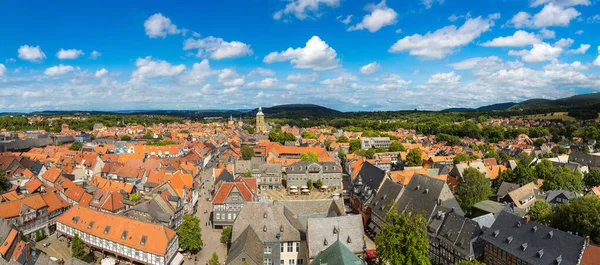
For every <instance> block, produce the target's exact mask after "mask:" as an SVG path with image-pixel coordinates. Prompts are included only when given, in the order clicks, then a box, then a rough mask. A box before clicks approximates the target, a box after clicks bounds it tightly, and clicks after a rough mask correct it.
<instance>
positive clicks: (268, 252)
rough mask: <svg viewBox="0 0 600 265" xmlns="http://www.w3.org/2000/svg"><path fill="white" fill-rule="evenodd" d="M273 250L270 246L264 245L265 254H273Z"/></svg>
mask: <svg viewBox="0 0 600 265" xmlns="http://www.w3.org/2000/svg"><path fill="white" fill-rule="evenodd" d="M271 252H272V250H271V247H270V246H265V247H264V252H263V253H264V254H271Z"/></svg>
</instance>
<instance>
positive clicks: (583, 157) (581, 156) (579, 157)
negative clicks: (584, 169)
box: [569, 152, 600, 168]
mask: <svg viewBox="0 0 600 265" xmlns="http://www.w3.org/2000/svg"><path fill="white" fill-rule="evenodd" d="M569 162H575V163H579V164H581V165H585V166H591V167H596V168H597V167H600V156H596V155H591V154H586V153H581V152H573V153H571V154H570V155H569Z"/></svg>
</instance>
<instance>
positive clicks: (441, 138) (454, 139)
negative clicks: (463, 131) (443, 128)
mask: <svg viewBox="0 0 600 265" xmlns="http://www.w3.org/2000/svg"><path fill="white" fill-rule="evenodd" d="M435 139H436V140H437V141H438V142H448V143H449V144H451V145H460V138H458V136H453V135H449V134H445V133H440V134H437V135H436V136H435Z"/></svg>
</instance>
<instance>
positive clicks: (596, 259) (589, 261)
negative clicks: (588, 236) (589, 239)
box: [581, 245, 600, 265]
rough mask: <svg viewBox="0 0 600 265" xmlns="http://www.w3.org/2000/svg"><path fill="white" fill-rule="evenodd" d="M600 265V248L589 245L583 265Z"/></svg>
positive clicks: (584, 255) (582, 261)
mask: <svg viewBox="0 0 600 265" xmlns="http://www.w3.org/2000/svg"><path fill="white" fill-rule="evenodd" d="M598 264H600V247H599V246H596V245H589V246H587V248H585V252H584V253H583V259H581V265H598Z"/></svg>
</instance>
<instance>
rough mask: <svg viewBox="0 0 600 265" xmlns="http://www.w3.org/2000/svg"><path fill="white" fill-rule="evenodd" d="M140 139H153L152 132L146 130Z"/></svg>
mask: <svg viewBox="0 0 600 265" xmlns="http://www.w3.org/2000/svg"><path fill="white" fill-rule="evenodd" d="M142 138H144V139H151V138H154V132H152V131H151V130H146V133H144V136H142Z"/></svg>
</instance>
